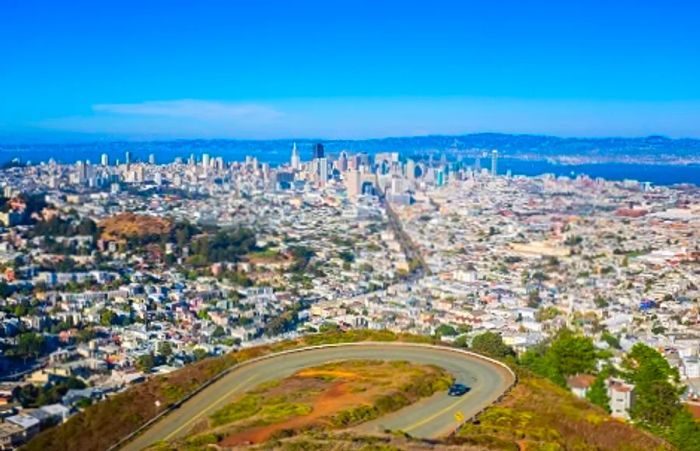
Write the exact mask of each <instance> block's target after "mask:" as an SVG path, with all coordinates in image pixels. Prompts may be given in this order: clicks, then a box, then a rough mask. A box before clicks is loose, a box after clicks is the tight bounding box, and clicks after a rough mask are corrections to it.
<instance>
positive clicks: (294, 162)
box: [290, 143, 301, 170]
mask: <svg viewBox="0 0 700 451" xmlns="http://www.w3.org/2000/svg"><path fill="white" fill-rule="evenodd" d="M290 165H291V166H292V169H294V170H299V169H300V168H301V158H299V150H297V143H294V144H293V145H292V159H291V161H290Z"/></svg>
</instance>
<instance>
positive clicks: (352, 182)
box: [345, 169, 362, 197]
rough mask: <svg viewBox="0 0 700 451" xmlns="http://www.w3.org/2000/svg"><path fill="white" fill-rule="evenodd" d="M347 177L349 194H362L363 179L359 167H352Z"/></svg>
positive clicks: (352, 195)
mask: <svg viewBox="0 0 700 451" xmlns="http://www.w3.org/2000/svg"><path fill="white" fill-rule="evenodd" d="M345 177H346V178H345V185H346V187H347V190H348V196H349V197H357V196H359V195H360V194H361V193H360V190H361V189H362V183H361V180H362V179H361V177H360V171H358V170H357V169H351V170H350V171H348V172H346V176H345Z"/></svg>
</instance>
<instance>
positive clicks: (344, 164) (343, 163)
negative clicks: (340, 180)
mask: <svg viewBox="0 0 700 451" xmlns="http://www.w3.org/2000/svg"><path fill="white" fill-rule="evenodd" d="M338 170H339V171H340V172H345V171H347V170H348V153H347V152H345V151H342V152H340V157H339V158H338Z"/></svg>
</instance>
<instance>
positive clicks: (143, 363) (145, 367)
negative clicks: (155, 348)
mask: <svg viewBox="0 0 700 451" xmlns="http://www.w3.org/2000/svg"><path fill="white" fill-rule="evenodd" d="M154 366H156V362H155V359H154V358H153V354H143V355H140V356H139V358H138V360H136V368H138V369H139V371H143V372H144V373H148V372H150V371H151V370H152V369H153V367H154Z"/></svg>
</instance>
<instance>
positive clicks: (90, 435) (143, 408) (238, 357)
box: [24, 331, 431, 451]
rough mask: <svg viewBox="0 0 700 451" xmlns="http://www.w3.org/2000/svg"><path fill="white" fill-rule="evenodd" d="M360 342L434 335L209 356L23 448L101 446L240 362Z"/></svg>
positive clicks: (351, 335) (320, 339)
mask: <svg viewBox="0 0 700 451" xmlns="http://www.w3.org/2000/svg"><path fill="white" fill-rule="evenodd" d="M357 341H407V342H431V339H430V338H428V337H416V336H412V335H396V334H392V333H390V332H373V331H352V332H345V333H338V332H336V333H326V334H317V335H309V336H307V337H304V338H301V339H298V340H294V341H286V342H282V343H277V344H274V345H269V346H259V347H255V348H250V349H246V350H243V351H240V352H235V353H231V354H228V355H225V356H222V357H217V358H209V359H205V360H203V361H201V362H198V363H195V364H193V365H189V366H187V367H185V368H183V369H181V370H178V371H175V372H173V373H170V374H168V375H164V376H158V377H153V378H151V379H149V380H148V381H146V382H145V383H143V384H140V385H136V386H134V387H132V388H130V389H129V390H126V391H125V392H122V393H119V394H117V395H115V396H113V397H111V398H110V399H108V400H106V401H103V402H100V403H97V404H95V405H93V406H90V407H88V408H87V409H85V411H83V412H80V413H78V414H77V415H74V416H73V417H71V418H70V419H69V420H68V421H67V422H66V423H64V424H62V425H60V426H57V427H54V428H51V429H48V430H46V431H44V432H42V433H41V434H39V435H38V436H37V437H36V438H34V439H33V440H32V441H31V442H29V443H28V444H27V445H26V446H25V447H24V449H26V450H36V451H42V450H46V449H51V450H54V451H62V450H65V451H68V450H76V449H79V450H81V451H91V450H103V449H106V448H109V446H111V445H113V444H114V443H117V442H118V441H119V440H120V439H121V438H122V437H124V436H126V435H128V434H129V433H131V432H133V431H135V430H136V429H138V428H139V426H141V425H142V424H144V423H145V422H146V421H148V420H149V419H151V418H153V417H154V416H155V415H157V414H158V413H160V412H161V411H163V410H165V409H166V408H167V407H168V406H171V405H172V404H174V403H176V402H177V401H179V400H181V399H182V398H184V397H185V396H186V395H187V394H188V393H190V392H192V391H193V390H194V389H196V388H197V387H199V386H200V385H202V384H203V383H204V382H205V381H207V380H208V379H210V378H211V377H213V376H214V375H216V374H218V373H219V372H221V371H223V370H225V369H227V368H230V367H231V366H232V365H235V364H236V363H240V362H243V361H245V360H248V359H251V358H254V357H259V356H263V355H266V354H270V353H273V352H278V351H283V350H286V349H293V348H299V347H304V346H312V345H318V344H328V343H340V342H357ZM156 401H160V402H161V406H160V408H156V407H155V402H156Z"/></svg>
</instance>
